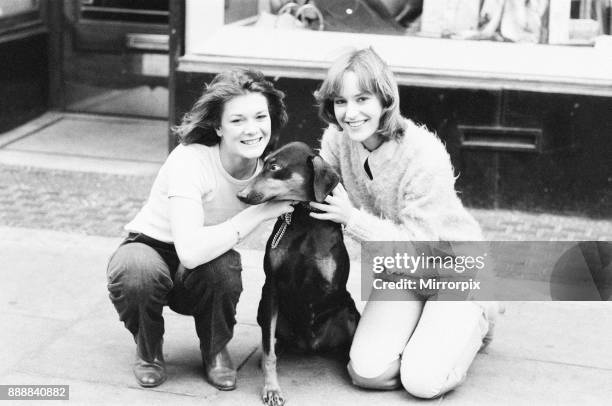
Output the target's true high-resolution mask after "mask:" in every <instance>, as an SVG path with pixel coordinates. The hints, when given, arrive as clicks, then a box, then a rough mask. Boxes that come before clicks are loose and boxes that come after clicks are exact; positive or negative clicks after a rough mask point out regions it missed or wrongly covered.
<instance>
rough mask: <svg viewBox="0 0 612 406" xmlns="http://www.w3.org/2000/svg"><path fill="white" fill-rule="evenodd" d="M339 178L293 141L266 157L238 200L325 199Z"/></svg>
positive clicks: (255, 201)
mask: <svg viewBox="0 0 612 406" xmlns="http://www.w3.org/2000/svg"><path fill="white" fill-rule="evenodd" d="M339 181H340V177H339V176H338V174H337V173H336V172H335V171H334V169H333V168H332V167H331V166H330V165H329V164H328V163H327V162H325V161H324V160H323V158H321V157H320V156H319V155H317V154H316V153H315V152H314V151H313V150H312V148H310V147H309V146H308V145H306V144H304V143H303V142H292V143H290V144H287V145H285V146H283V147H281V148H279V149H278V150H276V151H274V152H272V153H271V154H270V155H268V156H267V157H266V158H265V159H264V167H263V169H262V171H261V172H260V173H259V175H257V176H256V177H255V179H253V181H252V182H251V183H250V184H249V185H248V186H247V187H246V188H245V189H243V190H241V191H240V192H238V195H237V196H238V199H240V200H241V201H243V202H245V203H249V204H260V203H263V202H266V201H268V200H273V199H274V200H298V201H317V202H322V201H323V200H324V199H325V197H326V196H327V195H328V194H329V193H330V192H331V191H332V189H333V188H334V187H336V185H337V184H338V182H339Z"/></svg>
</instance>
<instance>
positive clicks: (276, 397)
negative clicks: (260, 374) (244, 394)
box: [262, 385, 285, 406]
mask: <svg viewBox="0 0 612 406" xmlns="http://www.w3.org/2000/svg"><path fill="white" fill-rule="evenodd" d="M262 400H263V402H264V405H266V406H283V405H284V404H285V398H283V394H282V393H281V390H280V388H279V387H272V386H271V385H266V386H264V388H263V391H262Z"/></svg>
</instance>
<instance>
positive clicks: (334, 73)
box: [314, 48, 404, 141]
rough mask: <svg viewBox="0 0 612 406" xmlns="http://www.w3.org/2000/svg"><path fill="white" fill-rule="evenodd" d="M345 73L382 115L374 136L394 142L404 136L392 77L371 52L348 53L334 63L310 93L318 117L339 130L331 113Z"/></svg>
mask: <svg viewBox="0 0 612 406" xmlns="http://www.w3.org/2000/svg"><path fill="white" fill-rule="evenodd" d="M346 72H353V73H354V74H355V75H356V76H357V78H358V80H359V87H360V89H361V90H362V91H364V92H368V93H371V94H373V95H375V96H376V97H378V99H379V100H380V102H381V104H382V107H383V111H382V115H381V117H380V125H379V127H378V130H377V131H376V134H379V135H380V137H381V138H382V139H383V140H384V141H387V140H391V139H393V140H397V139H399V138H400V137H402V136H403V135H404V119H403V117H402V115H401V113H400V109H399V89H398V87H397V82H396V81H395V78H394V77H393V73H392V72H391V70H390V69H389V67H388V66H387V64H386V63H385V61H383V60H382V59H381V57H380V56H378V54H377V53H376V52H375V51H374V50H373V49H372V48H363V49H358V50H354V51H351V52H348V53H346V54H344V55H342V56H340V57H339V58H338V59H336V60H335V61H334V63H333V64H332V66H331V67H330V68H329V70H328V71H327V77H326V78H325V80H324V81H323V83H322V84H321V86H320V87H319V89H318V90H317V91H316V92H315V93H314V96H315V99H316V100H317V104H318V107H319V117H320V118H321V119H322V120H323V121H325V122H326V123H328V124H333V125H335V126H336V127H337V128H338V129H339V130H341V127H340V124H339V123H338V121H337V120H336V115H335V113H334V99H335V98H337V97H339V96H340V93H341V92H342V81H343V79H344V74H345V73H346Z"/></svg>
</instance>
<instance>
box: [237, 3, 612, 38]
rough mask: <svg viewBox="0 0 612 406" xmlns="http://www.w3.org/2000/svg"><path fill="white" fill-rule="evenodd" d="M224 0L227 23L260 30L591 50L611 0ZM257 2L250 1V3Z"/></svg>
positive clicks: (605, 25) (604, 28) (604, 27)
mask: <svg viewBox="0 0 612 406" xmlns="http://www.w3.org/2000/svg"><path fill="white" fill-rule="evenodd" d="M242 3H244V1H239V0H226V1H225V6H226V18H225V23H236V22H235V21H236V20H237V18H228V15H230V14H231V15H233V16H234V17H235V16H236V15H238V14H240V13H242V14H241V15H240V17H241V18H242V20H239V23H240V24H243V25H253V26H258V27H264V28H284V29H311V30H324V31H343V32H359V33H370V34H392V35H411V36H420V37H433V38H449V39H463V40H487V41H500V42H519V43H542V44H548V43H550V44H562V45H592V44H593V43H594V42H595V40H596V38H597V37H598V36H600V35H605V34H608V35H609V34H610V33H611V32H610V25H611V24H610V19H611V9H612V0H334V1H327V0H293V1H290V0H259V1H258V2H257V4H258V9H257V10H254V9H253V7H251V8H250V9H249V8H248V7H244V5H243V4H242ZM254 3H255V2H251V4H254Z"/></svg>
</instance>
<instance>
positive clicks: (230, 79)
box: [172, 68, 287, 146]
mask: <svg viewBox="0 0 612 406" xmlns="http://www.w3.org/2000/svg"><path fill="white" fill-rule="evenodd" d="M248 93H261V94H262V95H263V96H264V97H265V98H266V100H267V101H268V111H269V113H270V124H271V130H272V137H275V136H276V135H277V132H278V131H279V130H280V129H281V128H283V127H284V126H285V124H287V111H286V108H285V102H284V98H285V94H284V93H283V92H281V91H280V90H277V89H276V88H275V87H274V85H273V84H272V83H271V82H269V81H267V80H266V78H265V77H264V75H263V73H261V72H260V71H256V70H250V69H242V68H239V69H232V70H229V71H226V72H222V73H219V74H218V75H217V76H215V78H214V79H213V80H212V81H211V82H210V84H208V85H207V86H205V88H204V92H203V93H202V96H200V98H199V99H198V101H196V102H195V104H194V105H193V107H192V108H191V110H190V111H189V112H188V113H187V114H185V115H184V116H183V120H182V122H181V124H180V125H178V126H175V127H173V128H172V130H173V132H174V133H175V134H176V135H177V136H178V137H179V139H180V141H181V144H184V145H187V144H196V143H197V144H204V145H207V146H213V145H216V144H218V143H219V142H220V138H219V137H218V136H217V132H216V129H217V128H219V127H220V126H221V115H222V114H223V107H224V106H225V103H227V102H228V101H229V100H231V99H233V98H234V97H236V96H241V95H245V94H248Z"/></svg>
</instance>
